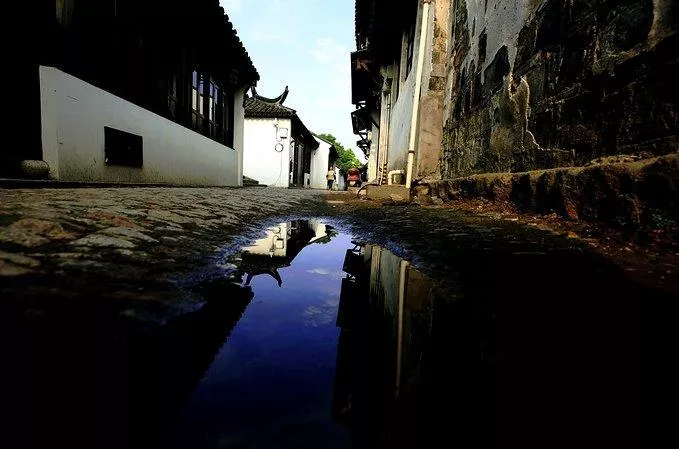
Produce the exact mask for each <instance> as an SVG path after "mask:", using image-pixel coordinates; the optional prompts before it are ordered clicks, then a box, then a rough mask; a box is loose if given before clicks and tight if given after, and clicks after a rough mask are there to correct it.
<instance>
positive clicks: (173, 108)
mask: <svg viewBox="0 0 679 449" xmlns="http://www.w3.org/2000/svg"><path fill="white" fill-rule="evenodd" d="M178 104H179V93H178V91H177V75H176V74H172V75H171V76H170V79H169V80H168V85H167V109H168V114H169V115H170V118H173V119H176V118H177V105H178Z"/></svg>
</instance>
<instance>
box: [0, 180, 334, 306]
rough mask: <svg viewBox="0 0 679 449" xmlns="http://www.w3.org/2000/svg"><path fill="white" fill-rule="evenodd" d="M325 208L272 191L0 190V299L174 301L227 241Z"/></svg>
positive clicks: (298, 195)
mask: <svg viewBox="0 0 679 449" xmlns="http://www.w3.org/2000/svg"><path fill="white" fill-rule="evenodd" d="M323 198H324V197H323V192H319V191H312V190H295V189H289V190H288V189H273V188H242V189H229V188H84V189H1V190H0V291H1V292H2V293H3V294H4V295H5V296H6V297H8V296H11V297H15V298H20V299H21V300H24V301H30V298H41V297H44V296H45V295H48V294H49V296H57V297H60V296H61V297H68V296H69V295H73V294H75V292H87V293H88V294H89V296H91V297H103V298H114V299H121V298H123V299H131V298H135V299H140V298H141V299H144V298H145V299H148V300H156V299H157V298H162V297H163V295H164V294H168V295H170V296H171V297H174V295H175V294H176V291H177V288H176V287H175V286H173V283H174V282H176V279H175V277H176V275H177V273H187V272H191V271H195V269H196V268H197V267H199V266H200V265H201V264H207V263H208V262H209V258H210V256H211V255H214V254H215V250H216V249H217V248H219V247H220V246H222V245H224V244H225V243H227V242H228V239H229V238H230V237H231V236H233V235H236V234H237V233H239V232H243V231H244V230H247V229H255V227H256V225H257V223H258V222H260V221H261V220H263V219H265V218H266V217H269V216H271V215H282V214H290V213H292V212H298V211H301V210H303V209H304V208H305V207H306V208H310V207H311V208H313V207H314V205H318V204H321V202H322V200H323ZM170 276H172V277H170ZM145 292H146V293H145Z"/></svg>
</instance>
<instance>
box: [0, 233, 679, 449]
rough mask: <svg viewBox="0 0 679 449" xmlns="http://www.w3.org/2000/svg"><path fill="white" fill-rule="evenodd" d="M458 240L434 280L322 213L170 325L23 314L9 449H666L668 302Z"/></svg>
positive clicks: (593, 264) (270, 243)
mask: <svg viewBox="0 0 679 449" xmlns="http://www.w3.org/2000/svg"><path fill="white" fill-rule="evenodd" d="M456 235H457V234H456ZM459 235H463V237H462V238H465V239H468V240H469V241H457V242H456V245H457V246H456V248H457V249H456V250H452V249H451V250H449V251H448V254H449V256H447V257H448V258H447V259H446V260H442V261H441V262H442V263H445V264H448V266H449V268H448V269H447V274H446V276H447V278H446V279H441V280H433V279H431V278H430V277H428V276H426V275H424V274H423V273H422V272H420V271H419V270H417V269H416V268H415V267H414V266H413V265H412V264H411V263H409V262H407V261H405V260H403V259H401V258H399V257H398V256H396V255H395V254H393V253H392V252H390V251H388V250H386V249H384V248H383V247H380V246H378V245H373V244H370V243H369V242H365V241H357V240H356V239H354V238H352V237H351V236H350V235H348V234H346V233H342V232H340V231H338V229H335V228H333V227H332V226H329V225H327V224H325V223H324V222H322V221H319V220H296V221H289V222H286V223H281V224H279V225H277V226H274V227H272V228H270V229H268V230H267V231H266V235H265V236H263V237H262V238H260V239H259V240H257V241H255V242H252V243H251V244H249V245H248V246H247V247H245V248H243V249H242V251H241V252H239V254H237V255H235V256H229V257H228V259H227V260H224V261H223V262H222V263H220V270H222V271H221V272H222V273H223V275H222V276H220V277H218V278H216V279H211V280H210V281H206V282H203V283H202V284H201V285H200V286H199V287H198V288H197V289H196V291H197V292H198V293H199V294H200V296H201V297H202V298H203V300H204V302H203V303H202V305H200V306H198V307H195V306H193V307H194V310H192V311H190V313H184V314H181V315H178V316H177V317H175V318H172V319H169V320H167V321H166V322H162V323H154V322H152V319H151V318H152V317H154V316H155V315H154V313H155V312H157V311H155V309H154V308H153V304H150V305H147V310H142V309H135V310H124V311H122V312H121V310H120V309H119V308H117V306H116V305H111V304H107V303H101V302H98V301H96V298H86V297H84V298H82V299H79V300H78V301H76V302H73V301H75V300H68V301H64V302H54V303H50V305H49V307H47V306H45V307H47V309H46V311H39V310H27V311H21V313H22V316H23V317H24V324H23V327H22V328H20V330H19V331H17V332H15V335H20V336H21V338H22V341H23V343H24V344H23V345H19V346H17V347H18V348H19V349H20V350H19V351H18V352H19V354H18V355H16V356H15V357H16V358H11V357H10V358H9V359H8V360H20V362H16V361H15V362H12V363H11V364H10V365H9V366H16V365H18V364H21V366H24V367H25V368H26V369H25V372H24V374H23V379H21V381H20V382H18V383H17V384H16V385H20V386H21V387H20V388H14V390H15V392H16V393H17V396H18V397H19V402H20V403H21V404H22V405H23V408H21V409H19V410H20V411H19V412H17V413H16V414H18V415H20V416H23V417H25V418H26V419H25V420H24V421H25V422H27V423H28V428H27V430H25V431H24V433H22V438H23V440H22V441H21V443H23V444H15V445H9V446H8V447H48V446H51V445H54V444H57V443H59V444H62V445H63V444H65V446H64V447H92V448H97V447H106V448H109V447H110V448H114V447H115V448H127V447H130V448H137V447H138V448H156V447H158V448H169V449H178V448H199V449H200V448H272V449H273V448H279V449H281V448H380V447H383V448H390V449H394V448H420V447H421V448H430V447H431V448H434V447H461V448H467V447H469V448H472V447H512V448H513V447H540V448H542V447H549V448H552V447H598V448H599V447H616V448H618V447H642V446H643V445H642V444H641V441H642V440H644V441H648V438H647V437H648V435H656V436H657V438H656V440H657V441H667V438H666V436H667V434H662V433H658V432H656V431H657V430H660V431H664V429H666V428H667V427H666V424H668V423H670V422H671V421H672V419H673V415H672V414H671V412H667V413H666V412H665V410H664V409H663V408H662V407H659V406H656V405H655V404H657V403H658V402H663V401H664V403H665V404H666V403H667V402H668V400H669V398H671V397H672V396H671V394H672V393H671V392H670V391H668V390H667V389H666V388H665V386H664V385H666V381H667V379H668V378H669V377H670V376H671V372H672V371H671V369H670V368H669V366H670V364H671V363H672V360H676V355H675V354H670V353H668V351H667V348H671V347H673V346H672V344H671V343H667V336H668V335H669V336H671V335H674V334H672V333H671V332H668V331H667V329H671V325H670V323H671V321H672V320H673V316H676V305H674V306H672V305H671V303H668V302H667V298H665V297H663V296H662V295H658V294H656V293H654V292H653V291H652V290H648V289H645V288H641V287H639V286H637V285H635V284H633V283H631V282H629V281H628V280H627V279H626V278H625V277H624V275H623V274H622V273H621V271H620V270H618V269H616V268H615V267H611V266H608V265H605V264H604V263H603V262H599V261H598V260H597V259H593V258H591V257H586V255H585V254H583V253H582V251H576V250H573V251H570V250H564V251H560V252H554V251H552V250H551V249H546V248H547V246H548V245H543V246H540V245H536V244H534V243H521V242H519V243H520V244H518V245H515V244H511V245H508V247H509V249H508V250H505V249H503V248H502V247H501V246H499V245H498V246H496V248H498V249H496V250H494V251H486V250H485V249H484V250H483V251H479V252H474V251H471V250H469V249H468V248H473V245H474V244H475V243H477V240H478V238H477V237H474V235H473V234H471V233H470V234H469V236H467V234H459ZM431 245H432V246H431V247H432V248H436V250H437V251H438V252H437V254H442V253H446V251H442V250H445V248H446V247H445V246H444V247H441V246H436V245H439V243H437V242H435V241H432V242H431ZM451 248H452V247H451ZM479 254H480V255H479ZM437 258H439V259H440V258H441V257H438V256H437ZM444 258H445V257H444ZM451 280H454V282H451ZM440 281H446V282H440ZM84 296H86V295H84ZM668 304H670V305H669V306H668ZM663 311H670V313H664V312H663ZM8 316H9V315H8ZM121 317H122V318H124V320H123V321H122V322H121V321H120V320H121ZM121 323H122V324H121ZM7 385H15V384H12V383H8V384H7ZM12 411H13V412H15V409H12ZM648 416H652V417H653V419H652V422H651V423H650V424H648V423H646V422H645V421H644V419H643V418H644V417H648ZM652 439H653V438H651V440H652ZM31 443H32V444H31ZM661 446H662V445H661ZM646 447H649V446H646ZM654 447H660V446H657V445H654Z"/></svg>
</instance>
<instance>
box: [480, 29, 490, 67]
mask: <svg viewBox="0 0 679 449" xmlns="http://www.w3.org/2000/svg"><path fill="white" fill-rule="evenodd" d="M487 50H488V34H487V33H486V30H483V31H482V32H481V35H480V36H479V69H481V68H483V63H484V62H486V52H487Z"/></svg>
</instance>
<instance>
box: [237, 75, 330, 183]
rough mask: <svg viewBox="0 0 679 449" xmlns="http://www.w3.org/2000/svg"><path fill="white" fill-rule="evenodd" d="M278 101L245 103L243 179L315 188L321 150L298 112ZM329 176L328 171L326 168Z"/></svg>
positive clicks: (258, 97)
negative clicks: (317, 157)
mask: <svg viewBox="0 0 679 449" xmlns="http://www.w3.org/2000/svg"><path fill="white" fill-rule="evenodd" d="M288 93H289V91H288V89H287V88H286V90H285V92H283V94H282V95H280V96H279V97H277V98H266V97H263V96H261V95H258V94H257V92H256V90H254V89H253V93H252V96H248V97H247V98H246V99H245V126H244V128H243V129H244V137H243V176H245V177H247V178H251V179H253V180H255V181H257V182H259V183H260V184H263V185H267V186H270V187H280V188H288V187H293V186H294V187H307V188H308V187H311V186H312V167H313V166H314V164H315V163H316V162H314V160H315V159H316V153H315V152H316V151H317V149H318V148H319V146H320V143H319V142H320V141H319V140H317V139H316V138H315V137H314V136H313V135H312V133H311V132H310V131H309V130H308V129H307V128H306V126H305V125H304V123H302V120H301V119H300V118H299V116H298V115H297V112H296V111H295V110H294V109H291V108H289V107H287V106H284V105H283V102H285V100H286V98H287V96H288ZM326 172H327V168H326Z"/></svg>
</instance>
